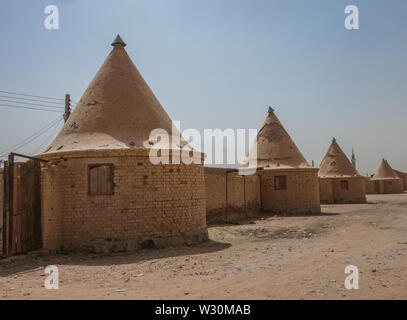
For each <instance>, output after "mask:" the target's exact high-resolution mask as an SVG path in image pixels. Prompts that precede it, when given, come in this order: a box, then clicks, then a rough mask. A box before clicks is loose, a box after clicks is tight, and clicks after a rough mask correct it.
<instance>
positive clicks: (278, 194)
mask: <svg viewBox="0 0 407 320" xmlns="http://www.w3.org/2000/svg"><path fill="white" fill-rule="evenodd" d="M255 143H257V146H256V147H255V146H252V147H251V149H250V151H249V154H248V159H247V160H248V163H247V164H245V165H244V166H242V167H243V168H245V167H248V166H249V164H250V163H253V160H255V159H256V158H257V174H258V175H259V176H260V182H259V183H260V190H261V207H262V210H263V211H269V212H276V213H283V214H315V213H320V212H321V207H320V203H319V190H318V169H317V168H312V167H311V166H310V165H309V164H308V163H307V161H306V160H305V158H304V156H303V155H302V154H301V152H300V151H299V149H298V148H297V146H296V145H295V143H294V142H293V140H292V139H291V137H290V135H289V134H288V133H287V131H286V130H285V129H284V127H283V126H282V124H281V122H280V121H279V119H278V118H277V116H276V114H275V113H274V110H273V109H272V108H271V107H270V108H269V110H268V115H267V117H266V120H265V121H264V123H263V125H262V127H261V128H260V131H259V132H258V135H257V139H256V141H255ZM256 149H257V150H256Z"/></svg>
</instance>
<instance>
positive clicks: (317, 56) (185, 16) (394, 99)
mask: <svg viewBox="0 0 407 320" xmlns="http://www.w3.org/2000/svg"><path fill="white" fill-rule="evenodd" d="M50 4H54V5H57V6H58V7H59V11H60V12H59V13H60V29H59V30H54V31H50V30H46V29H45V28H44V19H45V17H46V15H45V14H44V8H45V7H46V6H47V5H50ZM350 4H353V5H357V6H358V7H359V11H360V12H359V13H360V30H354V31H349V30H346V29H345V28H344V20H345V13H344V9H345V7H346V6H347V5H350ZM406 16H407V2H406V1H404V0H390V1H384V0H382V1H378V0H347V1H342V0H335V1H334V0H308V1H304V0H279V1H277V0H276V1H272V0H268V1H266V0H251V1H248V0H245V1H243V0H205V1H203V0H201V1H198V0H120V1H113V0H64V1H62V0H61V1H55V0H54V1H52V0H47V1H42V0H36V1H32V0H3V1H1V2H0V39H1V50H0V74H1V76H0V90H3V91H15V92H21V93H28V94H34V95H43V96H50V97H57V98H63V97H64V94H65V93H70V94H71V95H72V99H73V100H75V101H78V100H79V99H80V97H81V95H82V93H83V92H84V90H85V89H86V87H87V85H88V84H89V82H90V81H91V79H92V78H93V76H94V75H95V73H96V71H97V70H98V68H99V67H100V66H101V64H102V63H103V61H104V59H105V58H106V56H107V54H108V53H109V51H110V50H111V47H110V43H111V42H112V40H113V39H114V37H115V36H116V34H117V33H120V35H121V36H122V38H123V39H124V41H125V42H127V47H126V49H127V52H128V53H129V55H130V56H131V58H132V59H133V61H134V63H135V64H136V66H137V67H138V69H139V71H140V72H141V73H142V75H143V76H144V78H145V80H146V81H147V83H148V84H149V85H150V87H151V88H152V90H153V91H154V93H155V94H156V96H157V97H158V99H159V100H160V102H161V104H162V105H163V106H164V108H165V109H166V110H167V112H168V113H169V115H170V116H171V118H172V119H173V120H179V121H181V126H182V129H186V128H198V129H200V130H201V129H203V128H222V129H226V128H259V127H260V126H261V124H262V122H263V121H264V117H265V116H266V111H267V106H268V105H271V106H273V107H274V108H275V110H276V114H277V115H278V117H279V118H280V120H281V121H282V123H283V125H284V126H285V127H286V129H287V131H288V132H289V133H290V134H291V136H292V138H293V139H294V141H295V142H296V144H297V145H298V147H299V148H300V150H301V151H302V153H303V154H304V156H305V157H306V158H307V160H308V161H309V162H311V160H314V161H315V163H316V164H317V165H318V164H319V163H320V161H321V160H322V157H323V156H324V154H325V152H326V151H327V149H328V147H329V144H330V142H331V139H332V137H336V138H337V140H338V142H339V144H340V145H341V147H342V148H343V150H344V151H345V152H346V153H347V154H348V155H349V154H350V152H351V149H352V147H354V148H355V152H356V156H357V159H358V169H359V171H360V173H361V174H366V173H373V172H374V171H375V169H376V167H377V166H378V165H379V162H380V160H381V158H383V157H385V158H387V159H388V160H389V162H390V164H391V165H392V166H393V167H394V168H397V169H400V170H404V171H407V150H406V148H405V147H404V145H405V141H406V140H407V130H406V123H407V121H406V120H407V108H406V102H407V90H406V89H407V88H406V86H407V81H406V80H407V79H406V78H407V63H406V57H407V41H406V36H407V19H406ZM56 116H58V115H57V114H55V113H51V112H40V111H31V110H17V109H8V108H0V150H3V149H7V147H8V146H10V145H13V144H14V143H17V142H19V141H21V140H22V139H24V138H26V137H27V136H30V135H31V134H32V133H34V132H36V131H38V130H39V129H40V128H42V127H44V126H45V125H46V124H47V123H49V122H50V121H52V120H53V119H55V118H56ZM47 135H48V133H47V134H44V135H43V136H41V137H39V138H38V140H35V141H34V142H33V143H32V144H31V145H29V146H27V147H25V148H22V149H21V150H19V151H20V152H25V153H31V152H34V151H35V149H36V148H38V146H40V145H41V144H42V143H46V142H47V141H46V139H48V138H47ZM51 138H52V137H50V138H49V139H51ZM49 142H51V141H49Z"/></svg>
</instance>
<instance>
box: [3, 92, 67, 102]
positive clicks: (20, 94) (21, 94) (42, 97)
mask: <svg viewBox="0 0 407 320" xmlns="http://www.w3.org/2000/svg"><path fill="white" fill-rule="evenodd" d="M0 92H2V93H7V94H15V95H19V96H24V97H34V98H41V99H49V100H60V101H64V99H61V98H51V97H44V96H36V95H32V94H24V93H18V92H10V91H2V90H0Z"/></svg>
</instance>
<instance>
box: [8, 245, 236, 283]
mask: <svg viewBox="0 0 407 320" xmlns="http://www.w3.org/2000/svg"><path fill="white" fill-rule="evenodd" d="M229 247H231V244H229V243H221V242H217V241H213V240H208V241H206V242H204V243H201V244H198V245H192V246H181V247H176V248H164V249H144V250H139V251H136V252H122V253H111V254H85V253H71V254H53V255H51V254H42V253H41V252H32V253H30V254H27V255H16V256H13V257H11V258H7V259H4V260H0V262H1V266H0V277H7V276H9V275H16V274H22V273H26V272H32V271H37V270H38V271H40V270H42V271H44V268H45V267H46V266H48V265H56V266H58V265H77V266H113V265H121V264H132V263H141V262H148V261H154V260H158V259H163V258H171V257H178V256H191V255H199V254H204V253H211V252H216V251H221V250H225V249H227V248H229Z"/></svg>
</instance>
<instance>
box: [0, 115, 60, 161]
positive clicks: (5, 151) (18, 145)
mask: <svg viewBox="0 0 407 320" xmlns="http://www.w3.org/2000/svg"><path fill="white" fill-rule="evenodd" d="M59 120H60V117H58V118H56V119H54V120H53V121H51V122H50V123H48V124H47V125H46V126H44V127H43V128H41V129H40V130H39V131H37V132H35V133H33V134H32V135H31V136H29V137H27V138H25V139H24V140H22V141H20V142H19V143H16V144H14V145H12V146H10V147H8V148H6V149H3V150H2V151H1V152H0V157H4V156H5V155H7V154H8V153H9V152H10V151H12V150H18V149H20V148H22V147H24V146H25V145H27V144H28V143H30V142H32V141H33V140H35V139H37V138H38V137H39V136H41V135H42V134H44V133H45V132H47V131H48V130H49V129H51V128H52V127H53V126H54V125H56V124H57V123H58V122H59Z"/></svg>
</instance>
